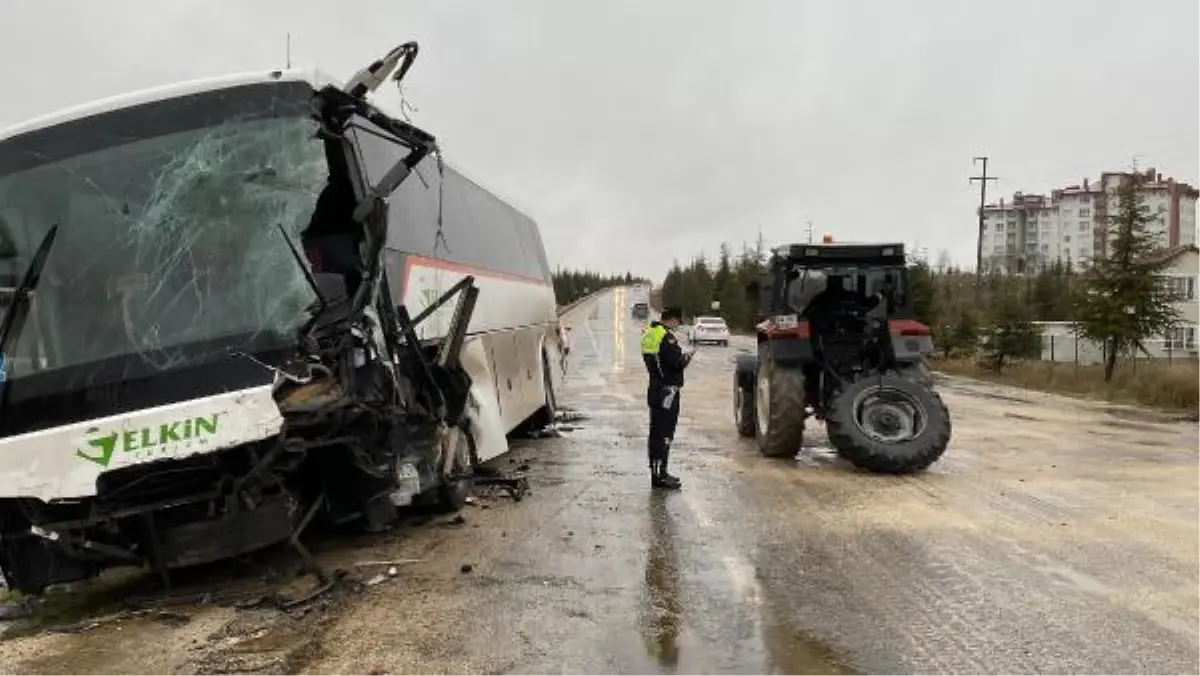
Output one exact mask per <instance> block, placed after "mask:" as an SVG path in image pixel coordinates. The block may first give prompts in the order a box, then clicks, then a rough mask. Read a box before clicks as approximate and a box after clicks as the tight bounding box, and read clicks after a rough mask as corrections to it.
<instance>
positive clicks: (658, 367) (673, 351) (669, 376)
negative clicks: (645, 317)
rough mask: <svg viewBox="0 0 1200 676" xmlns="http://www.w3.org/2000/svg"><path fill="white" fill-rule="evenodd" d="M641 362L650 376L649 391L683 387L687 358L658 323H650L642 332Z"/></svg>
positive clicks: (676, 339)
mask: <svg viewBox="0 0 1200 676" xmlns="http://www.w3.org/2000/svg"><path fill="white" fill-rule="evenodd" d="M642 361H644V362H645V363H646V372H647V373H649V374H650V389H651V391H655V390H661V389H662V388H664V387H669V386H675V387H683V370H684V369H685V368H686V367H687V363H688V360H687V357H685V356H684V354H683V348H681V347H680V346H679V339H678V338H676V337H675V334H674V333H671V330H670V329H668V328H667V327H666V326H663V325H662V324H661V323H659V322H656V321H655V322H650V325H649V326H647V327H646V330H645V331H643V332H642Z"/></svg>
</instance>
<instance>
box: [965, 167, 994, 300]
mask: <svg viewBox="0 0 1200 676" xmlns="http://www.w3.org/2000/svg"><path fill="white" fill-rule="evenodd" d="M979 163H982V164H983V171H981V172H979V175H978V176H972V177H971V183H974V182H975V181H979V231H978V232H977V233H976V234H975V296H976V299H978V297H979V292H980V289H981V288H982V287H983V285H982V284H981V282H982V280H983V225H984V223H983V207H984V205H985V204H987V184H988V181H998V180H999V179H997V178H996V177H995V176H988V173H987V163H988V158H987V157H976V158H975V164H979Z"/></svg>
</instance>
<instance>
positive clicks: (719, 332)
mask: <svg viewBox="0 0 1200 676" xmlns="http://www.w3.org/2000/svg"><path fill="white" fill-rule="evenodd" d="M688 341H689V342H691V343H692V344H693V345H699V344H701V343H715V344H717V345H722V346H728V345H729V326H728V325H727V324H726V323H725V320H724V319H722V318H721V317H696V321H695V322H693V323H692V327H691V330H689V331H688Z"/></svg>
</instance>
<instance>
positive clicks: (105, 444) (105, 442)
mask: <svg viewBox="0 0 1200 676" xmlns="http://www.w3.org/2000/svg"><path fill="white" fill-rule="evenodd" d="M99 431H100V430H98V429H96V428H95V427H93V428H92V429H90V430H88V431H87V433H88V434H95V433H96V432H99ZM87 444H88V446H91V447H92V448H95V449H97V450H99V451H100V453H99V455H88V454H87V453H84V452H83V451H80V450H78V449H77V450H76V451H75V455H78V456H79V457H81V458H83V459H84V460H91V461H92V462H94V463H96V464H97V465H100V466H101V467H108V463H109V462H112V457H113V453H116V451H117V433H116V432H110V433H109V434H107V435H105V436H102V437H95V438H93V439H88V440H87Z"/></svg>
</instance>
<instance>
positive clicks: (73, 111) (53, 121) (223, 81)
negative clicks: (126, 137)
mask: <svg viewBox="0 0 1200 676" xmlns="http://www.w3.org/2000/svg"><path fill="white" fill-rule="evenodd" d="M264 82H305V83H307V84H309V85H310V86H312V87H313V88H314V89H320V88H322V87H324V86H326V85H330V84H335V85H336V84H341V83H340V82H339V81H338V80H336V79H335V78H333V77H332V76H330V75H328V74H326V73H324V72H323V71H320V70H318V69H316V68H292V69H289V70H272V71H253V72H247V73H236V74H233V75H223V76H219V77H209V78H203V79H197V80H186V81H183V82H174V83H171V84H168V85H160V86H157V87H149V88H146V89H139V90H137V91H133V92H127V93H125V94H118V95H116V96H109V97H106V98H102V99H96V100H94V101H89V102H87V103H83V104H80V105H77V106H71V107H69V108H63V109H61V110H57V111H54V112H52V113H49V114H47V115H42V116H39V117H36V118H33V119H31V120H27V121H25V122H21V123H19V124H17V125H15V126H12V127H9V128H8V129H5V130H3V131H0V141H4V140H7V139H10V138H13V137H16V136H20V135H22V134H25V133H27V132H31V131H36V130H38V129H42V128H44V127H52V126H54V125H57V124H62V123H64V122H71V121H72V120H78V119H82V118H85V117H91V116H92V115H99V114H101V113H107V112H110V111H113V110H120V109H121V108H129V107H131V106H136V105H140V104H143V103H153V102H154V101H162V100H165V99H171V98H176V97H179V96H187V95H189V94H199V93H202V92H208V91H214V90H217V89H226V88H229V87H237V86H240V85H249V84H258V83H264Z"/></svg>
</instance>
